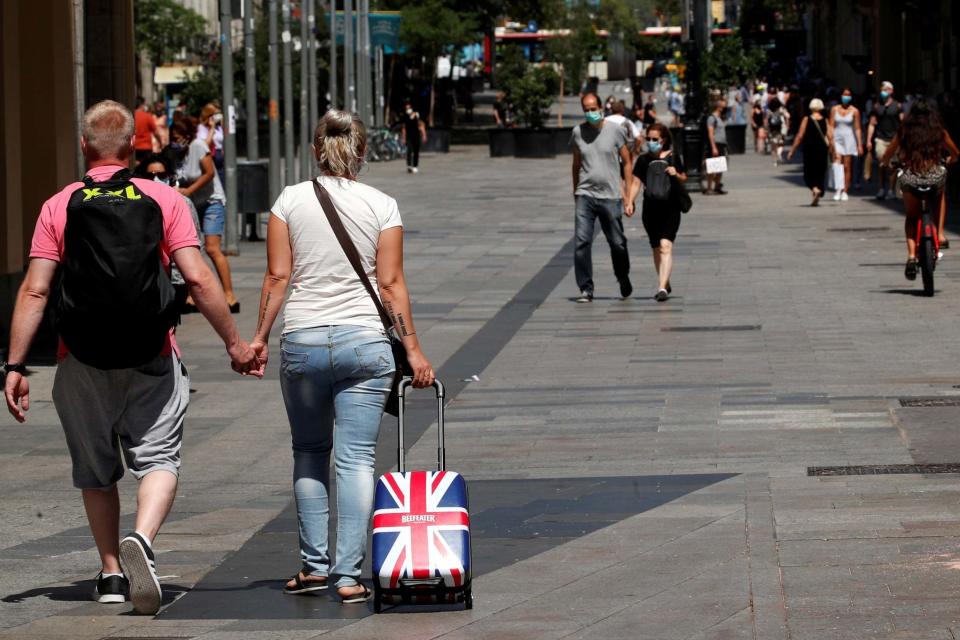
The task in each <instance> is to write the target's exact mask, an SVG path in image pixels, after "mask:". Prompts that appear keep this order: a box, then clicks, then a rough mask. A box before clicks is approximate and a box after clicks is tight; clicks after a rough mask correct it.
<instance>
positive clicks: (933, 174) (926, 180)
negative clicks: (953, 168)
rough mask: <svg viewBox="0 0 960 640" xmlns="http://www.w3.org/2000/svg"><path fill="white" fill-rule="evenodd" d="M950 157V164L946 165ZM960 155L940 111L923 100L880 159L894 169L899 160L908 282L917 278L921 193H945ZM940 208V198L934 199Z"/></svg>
mask: <svg viewBox="0 0 960 640" xmlns="http://www.w3.org/2000/svg"><path fill="white" fill-rule="evenodd" d="M944 155H946V156H947V159H946V163H944V162H943V157H944ZM958 156H960V151H958V150H957V145H955V144H954V143H953V140H952V139H951V138H950V134H949V133H947V130H946V129H945V128H944V126H943V121H942V120H941V119H940V116H939V115H938V114H937V111H936V109H934V108H933V107H932V105H931V104H930V103H929V102H927V100H925V99H920V100H918V101H917V102H915V103H914V104H913V106H912V107H911V108H910V113H909V115H907V117H906V118H904V120H903V123H902V124H901V125H900V131H899V132H897V135H896V136H895V137H894V138H893V142H891V143H890V146H889V147H888V148H887V152H886V153H884V154H883V158H881V159H880V162H881V164H883V165H885V166H890V162H891V160H892V159H893V158H894V157H896V158H897V162H898V164H899V165H900V169H901V171H900V178H899V180H900V186H901V189H902V191H903V203H904V206H905V207H906V209H907V217H906V221H905V222H904V230H905V233H906V236H907V266H906V268H905V269H904V275H905V276H906V278H907V280H914V279H916V277H917V241H916V237H915V234H916V229H917V219H918V217H919V216H920V213H921V208H922V203H921V197H922V194H921V192H920V191H919V190H926V189H928V188H932V189H934V190H935V191H940V190H942V189H943V185H944V183H945V182H946V180H947V169H946V167H945V166H944V164H951V163H953V162H956V160H957V158H958ZM931 202H936V203H937V206H938V207H939V203H940V198H939V196H938V197H936V198H935V199H931Z"/></svg>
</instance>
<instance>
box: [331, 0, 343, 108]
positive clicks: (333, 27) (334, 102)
mask: <svg viewBox="0 0 960 640" xmlns="http://www.w3.org/2000/svg"><path fill="white" fill-rule="evenodd" d="M329 7H330V108H331V109H336V108H337V105H338V104H339V102H340V101H339V100H338V99H337V98H338V96H337V73H338V71H337V2H336V0H330V5H329Z"/></svg>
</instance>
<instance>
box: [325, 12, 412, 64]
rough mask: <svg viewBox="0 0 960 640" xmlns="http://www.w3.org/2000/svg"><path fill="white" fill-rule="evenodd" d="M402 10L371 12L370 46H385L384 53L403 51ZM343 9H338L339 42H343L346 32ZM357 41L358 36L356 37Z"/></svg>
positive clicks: (355, 20)
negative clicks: (401, 34) (401, 38)
mask: <svg viewBox="0 0 960 640" xmlns="http://www.w3.org/2000/svg"><path fill="white" fill-rule="evenodd" d="M400 18H401V16H400V12H399V11H374V12H371V13H370V46H371V47H372V48H374V49H375V48H377V47H383V50H384V53H387V54H392V53H403V51H404V49H405V48H404V47H403V45H401V44H400ZM344 22H345V21H344V17H343V11H337V44H340V45H342V44H343V33H344ZM353 23H354V28H356V24H357V12H356V11H354V12H353ZM354 42H356V38H354Z"/></svg>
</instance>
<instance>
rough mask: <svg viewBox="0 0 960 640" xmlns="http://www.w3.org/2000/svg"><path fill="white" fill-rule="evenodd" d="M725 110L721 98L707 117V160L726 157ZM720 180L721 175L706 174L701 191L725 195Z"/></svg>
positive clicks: (724, 100) (724, 104)
mask: <svg viewBox="0 0 960 640" xmlns="http://www.w3.org/2000/svg"><path fill="white" fill-rule="evenodd" d="M726 110H727V99H726V98H723V97H721V98H719V99H717V101H716V102H715V103H714V105H713V111H712V112H711V113H710V115H709V116H707V140H708V142H709V143H710V146H709V148H708V149H706V150H705V151H706V153H707V155H706V157H708V158H719V157H720V156H726V155H727V124H726V118H725V117H724V113H725V111H726ZM722 180H723V174H722V173H708V174H707V186H706V188H705V189H704V191H703V193H704V195H710V194H716V195H725V194H726V193H727V192H726V191H725V190H724V189H723V182H721V181H722Z"/></svg>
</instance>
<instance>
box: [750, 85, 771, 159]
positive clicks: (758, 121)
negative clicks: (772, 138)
mask: <svg viewBox="0 0 960 640" xmlns="http://www.w3.org/2000/svg"><path fill="white" fill-rule="evenodd" d="M750 128H751V129H752V130H753V150H754V151H755V152H757V153H760V152H761V151H764V150H765V141H766V139H767V130H766V129H764V127H763V107H762V106H761V105H760V98H757V99H756V100H754V101H753V110H752V111H751V112H750Z"/></svg>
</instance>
